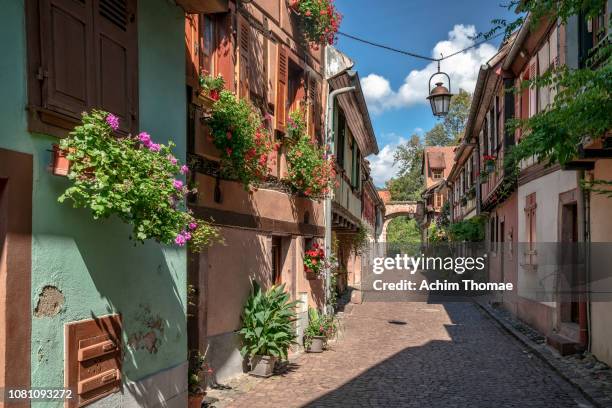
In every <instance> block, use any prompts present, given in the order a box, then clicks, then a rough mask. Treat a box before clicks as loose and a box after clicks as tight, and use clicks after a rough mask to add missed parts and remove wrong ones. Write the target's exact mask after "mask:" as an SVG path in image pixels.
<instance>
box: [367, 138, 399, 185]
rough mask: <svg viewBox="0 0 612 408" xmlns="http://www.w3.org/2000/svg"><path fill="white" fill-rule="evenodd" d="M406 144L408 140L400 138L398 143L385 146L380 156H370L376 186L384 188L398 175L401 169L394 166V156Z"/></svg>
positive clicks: (379, 153)
mask: <svg viewBox="0 0 612 408" xmlns="http://www.w3.org/2000/svg"><path fill="white" fill-rule="evenodd" d="M404 143H406V139H404V138H403V137H399V138H398V139H397V142H395V143H390V144H388V145H385V146H384V147H383V148H382V149H380V151H379V152H378V155H376V156H375V155H371V156H368V160H369V161H370V169H371V175H372V179H374V185H376V186H379V187H383V186H384V185H385V181H387V180H389V179H390V178H392V177H395V176H396V175H397V172H398V171H399V168H398V167H396V166H394V165H393V162H394V157H393V156H394V155H395V150H396V149H397V146H399V145H401V144H404Z"/></svg>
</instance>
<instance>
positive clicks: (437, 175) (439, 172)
mask: <svg viewBox="0 0 612 408" xmlns="http://www.w3.org/2000/svg"><path fill="white" fill-rule="evenodd" d="M431 174H432V178H433V179H434V180H439V179H441V178H442V170H440V169H433V170H432V171H431Z"/></svg>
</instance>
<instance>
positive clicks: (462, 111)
mask: <svg viewBox="0 0 612 408" xmlns="http://www.w3.org/2000/svg"><path fill="white" fill-rule="evenodd" d="M471 105H472V94H471V93H469V92H467V91H464V90H463V89H460V90H459V93H458V94H456V95H453V97H452V99H451V103H450V106H449V109H448V114H447V115H446V116H445V117H444V122H443V127H444V132H445V133H446V136H447V137H448V138H449V139H451V142H450V144H446V145H442V146H448V145H454V144H457V143H459V139H460V138H461V136H462V135H463V131H464V130H465V125H466V123H467V119H468V116H469V114H470V106H471Z"/></svg>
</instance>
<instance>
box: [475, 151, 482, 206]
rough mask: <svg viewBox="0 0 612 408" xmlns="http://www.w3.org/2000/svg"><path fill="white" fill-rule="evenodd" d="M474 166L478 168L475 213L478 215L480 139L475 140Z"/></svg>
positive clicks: (479, 197) (479, 199)
mask: <svg viewBox="0 0 612 408" xmlns="http://www.w3.org/2000/svg"><path fill="white" fill-rule="evenodd" d="M475 149H476V168H477V169H478V180H476V215H480V207H481V206H480V201H481V199H482V198H481V194H482V193H481V191H480V187H481V186H482V184H481V183H480V141H477V142H476V146H475Z"/></svg>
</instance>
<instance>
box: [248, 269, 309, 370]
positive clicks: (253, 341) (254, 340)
mask: <svg viewBox="0 0 612 408" xmlns="http://www.w3.org/2000/svg"><path fill="white" fill-rule="evenodd" d="M298 303H299V302H298V301H293V302H292V301H290V298H289V294H288V293H287V292H285V285H275V286H272V287H271V288H270V289H268V291H266V292H263V291H262V289H261V287H260V286H259V285H258V284H257V282H255V281H253V284H252V288H251V294H250V296H249V298H248V299H247V301H246V304H245V305H244V309H243V311H242V328H241V329H240V331H239V332H238V333H239V334H240V335H241V336H242V348H241V349H240V353H241V354H242V356H243V357H245V358H248V359H249V360H250V365H251V371H250V374H251V375H254V376H258V377H270V376H271V375H272V374H273V372H274V365H275V363H276V361H277V360H278V359H286V358H287V351H288V350H289V347H290V346H291V345H292V344H294V343H295V334H294V327H293V322H294V321H295V320H296V313H295V306H296V305H297V304H298Z"/></svg>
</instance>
